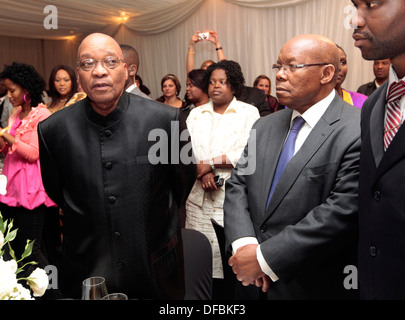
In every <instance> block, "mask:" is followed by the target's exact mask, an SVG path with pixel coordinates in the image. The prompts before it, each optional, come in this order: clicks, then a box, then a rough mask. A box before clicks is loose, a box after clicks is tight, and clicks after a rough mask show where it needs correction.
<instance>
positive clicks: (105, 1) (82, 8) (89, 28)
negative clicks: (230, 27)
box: [0, 0, 204, 39]
mask: <svg viewBox="0 0 405 320" xmlns="http://www.w3.org/2000/svg"><path fill="white" fill-rule="evenodd" d="M50 2H51V3H52V4H51V5H50ZM203 2H204V0H136V1H135V0H118V1H116V0H114V1H110V0H86V1H83V0H54V1H49V0H46V1H44V0H35V1H33V0H30V1H29V0H19V1H15V0H2V1H1V4H0V35H3V36H12V37H22V38H37V39H68V38H69V37H72V36H77V35H81V34H88V33H91V32H94V31H98V32H105V33H108V34H111V35H112V34H114V32H116V30H117V29H118V28H119V27H120V25H121V24H125V26H126V27H128V28H129V29H132V30H133V31H135V32H139V33H140V34H153V33H159V32H163V31H166V30H167V29H169V28H171V27H173V26H174V25H176V24H177V23H179V22H181V21H182V20H183V19H185V18H186V17H188V16H190V15H191V14H192V13H193V12H194V11H195V10H197V9H198V8H199V6H200V5H201V4H202V3H203Z"/></svg>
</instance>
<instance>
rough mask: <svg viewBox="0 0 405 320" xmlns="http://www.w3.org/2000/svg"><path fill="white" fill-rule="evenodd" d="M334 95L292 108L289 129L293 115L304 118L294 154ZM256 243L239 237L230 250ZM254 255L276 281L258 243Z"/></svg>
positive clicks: (333, 93)
mask: <svg viewBox="0 0 405 320" xmlns="http://www.w3.org/2000/svg"><path fill="white" fill-rule="evenodd" d="M335 95H336V91H335V90H332V92H331V93H330V94H329V95H328V96H327V97H326V98H324V99H323V100H321V101H319V102H318V103H316V104H314V105H313V106H312V107H310V108H309V109H308V110H307V111H305V112H304V113H303V114H300V113H299V112H297V111H295V110H293V112H292V115H291V121H290V129H291V125H292V122H293V120H294V119H295V117H297V116H301V117H302V118H303V119H304V120H305V123H304V125H303V126H302V127H301V129H300V131H299V132H298V135H297V139H296V140H295V150H294V154H296V153H297V151H298V150H299V149H300V148H301V147H302V145H303V144H304V142H305V140H306V139H307V137H308V136H309V134H310V133H311V131H312V129H313V128H314V127H315V125H316V124H317V123H318V121H319V119H320V118H321V117H322V115H323V114H324V113H325V111H326V109H327V108H328V107H329V105H330V104H331V102H332V100H333V99H334V98H335ZM258 243H259V242H258V241H257V239H256V238H253V237H244V238H240V239H237V240H235V241H234V242H232V250H233V252H234V253H235V252H236V251H237V250H238V249H239V248H240V247H242V246H245V245H247V244H258ZM256 256H257V260H258V262H259V265H260V268H261V269H262V271H263V272H264V273H265V274H267V275H268V276H269V277H270V279H271V280H272V281H277V280H278V279H279V278H278V277H277V275H276V274H275V273H274V272H273V271H272V270H271V268H270V266H269V264H268V263H267V261H266V260H265V259H264V257H263V254H262V251H261V249H260V245H259V246H258V247H257V249H256ZM270 263H271V261H270Z"/></svg>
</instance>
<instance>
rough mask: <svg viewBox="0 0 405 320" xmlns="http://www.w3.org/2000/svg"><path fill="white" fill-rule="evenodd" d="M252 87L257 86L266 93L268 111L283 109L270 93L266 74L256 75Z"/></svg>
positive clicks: (269, 84) (269, 83) (268, 79)
mask: <svg viewBox="0 0 405 320" xmlns="http://www.w3.org/2000/svg"><path fill="white" fill-rule="evenodd" d="M253 87H255V88H258V89H260V90H263V91H264V94H265V95H266V100H267V103H268V104H269V110H270V113H273V112H276V111H278V110H281V109H284V106H282V105H281V104H280V103H279V102H278V100H277V98H276V97H273V96H272V95H271V81H270V78H269V77H268V76H266V75H260V76H258V77H257V78H256V79H255V81H254V82H253Z"/></svg>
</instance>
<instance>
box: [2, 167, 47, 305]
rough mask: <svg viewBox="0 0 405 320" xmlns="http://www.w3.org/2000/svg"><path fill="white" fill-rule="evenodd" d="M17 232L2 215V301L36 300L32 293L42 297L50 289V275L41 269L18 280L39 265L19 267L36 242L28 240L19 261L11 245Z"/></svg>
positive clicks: (3, 183) (4, 191) (3, 188)
mask: <svg viewBox="0 0 405 320" xmlns="http://www.w3.org/2000/svg"><path fill="white" fill-rule="evenodd" d="M4 178H5V176H4V175H0V193H1V194H5V193H6V188H5V184H6V183H7V178H6V179H4ZM17 230H18V229H13V220H12V219H11V220H10V221H8V220H5V221H4V220H3V216H2V215H1V213H0V300H34V298H33V297H32V296H31V291H32V293H33V296H34V297H41V296H42V295H43V294H44V293H45V290H46V289H47V287H48V275H47V274H46V272H45V271H44V270H43V269H41V268H36V269H35V270H34V271H33V272H32V273H31V274H30V276H29V277H27V278H17V276H18V274H19V273H21V272H22V271H24V268H25V267H26V266H27V265H35V264H37V263H36V262H35V261H30V262H27V263H25V264H23V265H22V266H21V267H19V265H21V264H22V263H23V260H24V259H26V258H27V257H28V256H29V255H30V254H31V252H32V248H33V245H34V241H35V240H27V244H26V245H25V248H24V252H23V254H22V255H21V258H20V259H19V260H17V258H16V256H15V252H14V250H13V249H12V247H11V244H10V243H11V242H12V241H13V240H14V239H15V238H16V236H17ZM6 246H8V253H9V255H10V256H11V258H12V259H10V260H8V261H5V260H4V259H3V257H4V253H5V249H6ZM21 281H26V283H27V284H28V286H29V287H30V289H31V290H30V289H28V288H26V287H24V286H23V285H22V284H21V283H20V282H21Z"/></svg>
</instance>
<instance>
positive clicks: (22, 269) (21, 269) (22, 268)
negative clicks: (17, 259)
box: [15, 261, 38, 280]
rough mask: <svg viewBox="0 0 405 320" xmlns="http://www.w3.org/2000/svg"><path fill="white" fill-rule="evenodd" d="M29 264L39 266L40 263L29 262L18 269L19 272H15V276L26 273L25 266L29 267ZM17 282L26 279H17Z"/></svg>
mask: <svg viewBox="0 0 405 320" xmlns="http://www.w3.org/2000/svg"><path fill="white" fill-rule="evenodd" d="M29 264H32V265H36V264H38V262H35V261H30V262H27V263H26V264H24V265H23V266H22V267H21V268H18V269H17V271H16V272H15V274H19V273H20V272H22V271H24V268H25V266H27V265H29ZM17 280H24V279H23V278H21V279H17Z"/></svg>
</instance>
